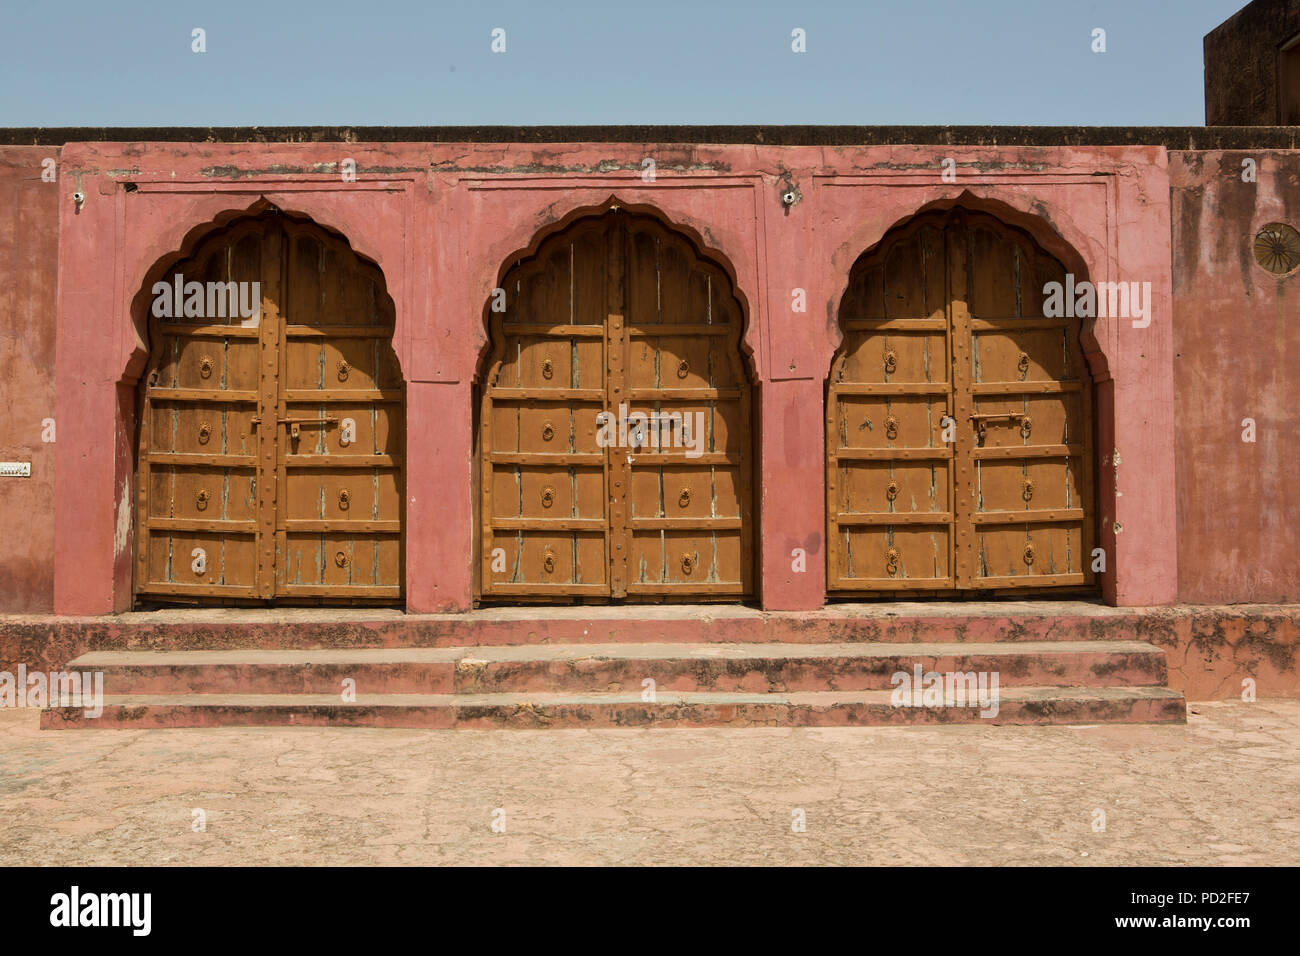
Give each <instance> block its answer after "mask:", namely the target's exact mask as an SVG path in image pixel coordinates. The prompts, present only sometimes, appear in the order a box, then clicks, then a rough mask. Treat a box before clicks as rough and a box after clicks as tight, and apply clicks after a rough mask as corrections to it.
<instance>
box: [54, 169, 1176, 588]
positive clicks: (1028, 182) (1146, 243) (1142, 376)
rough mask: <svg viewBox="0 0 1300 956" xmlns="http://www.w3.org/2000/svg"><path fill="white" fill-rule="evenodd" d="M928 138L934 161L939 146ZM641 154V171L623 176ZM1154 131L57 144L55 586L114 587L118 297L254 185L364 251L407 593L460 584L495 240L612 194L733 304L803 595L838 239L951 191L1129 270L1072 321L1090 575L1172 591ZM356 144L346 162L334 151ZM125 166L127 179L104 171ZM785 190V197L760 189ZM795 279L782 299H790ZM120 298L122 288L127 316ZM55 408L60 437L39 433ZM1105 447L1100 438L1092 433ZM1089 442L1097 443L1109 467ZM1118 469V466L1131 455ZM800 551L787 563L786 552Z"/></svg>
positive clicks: (839, 280) (465, 565)
mask: <svg viewBox="0 0 1300 956" xmlns="http://www.w3.org/2000/svg"><path fill="white" fill-rule="evenodd" d="M949 154H952V155H953V158H954V159H955V160H956V163H957V167H956V168H957V178H956V181H955V182H944V181H943V179H942V177H941V165H940V164H941V161H942V159H943V158H945V157H946V156H947V155H949ZM647 156H649V157H652V158H654V159H655V163H656V178H655V179H654V181H651V182H647V181H645V180H644V179H643V178H642V159H643V158H644V157H647ZM1165 157H1166V154H1165V151H1164V149H1163V148H1161V147H1131V148H1130V147H1094V148H1067V147H971V148H965V147H963V148H961V149H957V148H955V147H954V148H952V149H943V148H933V147H925V148H922V147H888V146H884V147H863V148H833V149H832V148H826V149H822V148H817V147H780V148H778V147H749V146H672V145H640V144H638V145H629V146H611V145H602V146H590V145H579V146H532V145H517V144H515V145H502V144H495V145H490V144H478V145H430V144H391V145H385V146H380V145H369V146H367V145H347V146H343V145H340V144H275V145H256V144H249V145H229V144H225V145H222V144H70V145H68V146H66V147H65V148H64V158H63V165H64V167H65V168H66V170H67V172H66V173H65V174H64V176H65V178H66V179H68V180H72V181H75V185H68V187H67V189H65V191H68V192H70V190H71V189H72V188H78V187H80V188H81V189H82V190H83V191H84V192H85V193H86V194H87V197H88V198H87V201H86V203H85V206H84V207H83V208H82V209H81V210H80V211H77V210H74V208H73V207H72V204H71V203H70V202H65V203H61V204H60V206H59V216H60V224H59V229H60V235H61V245H60V264H61V265H60V267H61V273H60V283H61V294H60V316H59V322H60V336H59V341H58V365H59V369H60V380H59V381H60V389H59V398H58V415H59V420H60V433H59V438H60V442H59V446H58V447H59V473H58V474H59V480H58V485H57V488H56V494H57V498H58V502H59V506H58V509H57V510H56V555H57V557H56V560H55V567H56V569H57V573H56V580H55V607H56V610H57V611H58V612H60V613H76V614H95V613H107V612H110V611H113V610H120V609H122V608H125V607H126V606H127V605H128V604H129V601H130V586H129V581H130V562H131V555H132V551H131V541H130V537H131V536H130V524H131V512H130V503H131V501H132V495H131V483H132V480H133V476H132V470H131V468H130V462H129V454H126V453H124V452H123V451H122V449H123V448H127V449H129V440H127V441H126V442H125V444H124V439H126V437H127V436H128V435H129V434H130V431H131V428H132V427H133V423H132V422H131V420H130V419H131V418H132V416H133V410H132V408H131V405H130V402H129V400H128V399H129V396H130V394H131V391H130V389H131V388H132V387H133V386H134V383H135V380H136V378H137V377H138V375H139V370H140V367H141V365H142V362H143V359H144V356H145V354H146V349H147V345H146V343H145V342H144V341H143V337H142V333H141V331H140V330H139V327H138V326H137V325H136V324H134V323H133V322H132V318H131V316H132V304H133V300H135V299H136V297H137V296H138V295H139V293H140V290H141V289H142V288H144V287H145V283H146V281H147V280H149V278H150V273H151V271H153V272H158V271H161V270H162V269H163V268H165V266H166V265H167V264H168V262H169V261H170V260H171V259H172V258H173V257H175V256H176V255H178V254H179V252H180V251H181V250H182V249H184V248H186V247H187V246H188V245H190V244H192V243H193V241H195V239H196V238H197V237H198V236H199V235H201V234H202V232H203V231H204V230H205V229H211V228H215V227H217V226H218V225H219V224H220V223H221V222H222V221H223V220H224V219H225V218H228V217H230V216H231V215H234V214H236V213H237V212H239V211H241V210H244V209H247V208H249V207H250V206H251V205H253V204H254V203H256V202H258V201H259V200H262V199H266V200H268V201H270V202H273V203H275V204H276V205H278V206H280V207H281V208H283V209H285V210H288V211H293V212H297V213H301V214H305V215H308V216H311V217H312V218H314V219H315V220H316V221H318V222H320V223H322V224H323V225H325V226H328V227H330V228H333V229H336V230H338V231H339V232H341V233H342V234H343V235H345V236H347V237H348V239H349V241H350V242H351V243H352V245H353V247H354V248H355V249H357V250H358V251H359V252H360V253H361V254H362V255H365V256H367V257H369V258H371V259H373V260H374V261H375V262H377V263H378V264H379V266H380V267H381V268H382V269H383V270H384V274H385V277H386V281H387V283H388V288H389V291H390V293H391V294H392V295H393V298H394V301H395V303H396V305H397V329H396V334H395V347H396V350H397V353H398V356H399V358H400V360H401V362H402V368H403V371H404V374H405V375H406V378H407V381H408V399H407V401H408V428H409V435H408V460H407V482H408V498H407V529H408V530H407V595H408V608H409V609H411V610H413V611H442V610H452V609H459V608H465V607H467V606H468V605H469V603H470V601H471V598H472V575H471V567H472V561H471V559H470V558H469V556H470V555H471V554H472V553H473V542H474V534H473V501H474V487H473V482H472V454H471V449H472V438H473V436H472V432H471V419H472V415H471V412H472V407H473V406H472V396H473V388H474V384H475V378H476V376H477V375H478V374H479V368H478V364H479V358H480V356H481V354H482V352H483V349H484V346H485V344H486V334H485V330H484V326H483V318H482V317H483V310H484V304H485V303H486V302H487V300H488V298H489V296H490V294H491V290H492V289H493V288H494V287H495V286H496V284H497V282H498V281H499V276H500V274H501V272H502V269H503V267H504V266H505V264H506V263H507V262H508V261H509V260H510V258H511V256H512V255H514V254H515V253H517V252H518V251H520V250H522V249H524V248H526V247H527V246H528V245H529V244H530V243H532V242H533V241H534V240H535V239H536V238H537V236H538V233H539V232H540V231H544V230H548V229H553V228H556V227H557V226H558V225H559V224H561V223H562V222H564V221H567V220H569V219H571V218H572V217H574V216H576V215H580V214H582V212H583V211H584V210H595V209H597V208H599V207H600V206H601V204H603V203H605V202H606V201H607V200H609V199H610V198H611V197H613V198H614V199H616V200H617V201H618V202H619V203H621V204H623V205H625V206H627V207H629V208H634V209H645V210H647V211H653V213H654V214H656V215H658V216H660V217H661V218H663V219H664V220H665V221H667V222H669V223H670V224H672V225H673V226H675V227H677V228H680V229H682V230H683V231H685V232H686V233H687V234H689V235H691V236H692V237H693V238H694V239H695V240H696V241H697V243H698V244H699V245H700V246H701V247H702V248H703V249H704V251H705V252H706V253H707V254H709V255H711V256H713V257H714V258H716V259H717V260H718V261H719V262H720V263H721V264H722V265H723V266H724V268H726V269H727V270H728V271H729V272H730V273H731V275H732V277H733V279H734V281H735V284H736V288H737V290H738V292H739V294H740V295H741V297H742V299H743V300H744V302H745V303H746V305H747V310H748V316H747V330H746V335H745V347H746V350H747V351H748V352H749V354H750V356H751V361H752V367H753V370H754V372H755V379H756V384H757V386H758V398H759V407H758V413H759V415H758V420H759V428H760V434H761V438H760V445H759V460H760V470H761V480H760V485H761V495H760V499H759V511H760V514H759V527H760V531H761V536H762V537H761V545H760V546H761V553H760V555H759V562H758V563H759V566H760V596H761V600H762V603H763V605H764V606H765V607H768V608H779V609H789V610H799V609H807V608H813V607H817V606H819V605H820V604H821V603H822V602H823V600H824V596H825V568H824V557H825V547H824V541H823V540H822V539H823V537H824V527H825V524H824V513H823V512H824V500H825V495H824V467H825V466H824V454H823V452H824V449H823V447H822V445H823V439H822V436H823V434H824V428H823V423H822V404H823V387H824V379H825V376H826V374H827V371H828V368H829V365H830V361H831V356H832V354H833V351H834V349H835V347H836V346H837V344H838V342H839V331H838V327H837V323H836V310H837V308H838V303H839V298H840V296H841V295H842V293H843V290H844V286H845V284H846V281H847V276H848V271H849V269H850V267H851V266H852V263H853V261H854V260H855V259H856V258H857V256H858V255H859V254H860V253H861V252H862V251H864V250H865V249H866V248H868V247H869V246H870V245H872V244H873V243H875V242H876V241H877V240H879V239H880V238H881V236H883V235H884V233H885V232H886V231H887V230H888V229H889V227H890V226H892V225H894V224H896V223H898V222H900V221H902V220H903V219H905V218H906V217H908V216H910V215H912V214H914V213H916V212H917V211H919V210H921V209H923V208H933V207H936V206H944V205H950V204H952V203H954V202H962V203H964V204H967V205H970V206H974V207H978V208H984V209H988V210H989V211H991V212H994V213H995V214H997V215H1001V216H1003V217H1004V218H1006V219H1008V220H1009V221H1012V222H1014V223H1016V224H1017V225H1021V226H1023V227H1025V228H1027V229H1029V230H1030V231H1031V232H1032V233H1033V234H1034V235H1035V236H1036V237H1037V238H1038V240H1039V242H1040V243H1042V244H1043V245H1045V246H1046V247H1048V248H1049V249H1053V250H1056V251H1059V252H1060V254H1061V255H1062V256H1064V257H1066V259H1067V261H1068V262H1071V263H1077V265H1078V268H1079V269H1081V270H1083V271H1086V272H1087V273H1088V275H1089V276H1090V277H1091V278H1092V279H1094V280H1121V279H1123V280H1130V281H1149V282H1151V283H1152V291H1153V294H1154V316H1153V321H1152V322H1151V325H1150V326H1149V327H1147V328H1141V329H1138V328H1132V327H1131V323H1130V322H1129V321H1127V320H1120V321H1117V320H1104V321H1101V322H1098V323H1097V325H1096V327H1095V328H1093V329H1091V330H1089V332H1088V334H1087V335H1086V337H1085V338H1086V343H1087V344H1088V345H1089V348H1090V351H1091V355H1090V361H1091V362H1092V365H1093V372H1094V376H1095V378H1096V379H1097V380H1098V382H1099V387H1098V389H1097V392H1098V396H1099V432H1100V435H1101V439H1100V447H1099V449H1098V452H1099V455H1100V456H1101V457H1102V458H1104V460H1105V461H1106V462H1107V463H1108V467H1107V469H1105V470H1103V472H1102V479H1103V480H1102V481H1101V482H1100V483H1099V484H1100V489H1099V491H1100V502H1099V504H1100V513H1101V528H1100V532H1101V537H1100V542H1101V544H1102V545H1103V546H1104V547H1105V548H1106V551H1107V571H1106V574H1105V575H1104V576H1103V587H1104V591H1105V593H1106V595H1107V597H1108V598H1109V599H1110V600H1111V601H1113V602H1117V603H1120V604H1128V605H1153V604H1163V603H1169V602H1172V601H1173V600H1175V598H1176V586H1177V580H1178V578H1177V573H1178V572H1177V565H1178V555H1177V548H1176V541H1175V537H1174V535H1175V527H1176V521H1175V511H1174V471H1173V465H1174V432H1173V412H1174V390H1173V369H1172V361H1173V329H1172V321H1171V310H1170V286H1171V283H1170V278H1169V262H1170V253H1169V235H1170V232H1169V185H1168V176H1167V169H1166V158H1165ZM344 158H352V159H354V160H355V161H356V166H357V170H358V175H357V181H356V182H343V181H342V177H341V176H340V175H339V174H338V172H337V165H336V164H337V163H338V162H339V161H340V160H342V159H344ZM126 183H131V184H133V185H134V189H133V190H132V191H131V192H127V191H126V189H125V188H124V187H125V184H126ZM788 188H793V189H795V190H796V191H797V192H798V193H799V195H800V197H801V198H800V201H799V202H798V203H797V204H796V205H795V206H794V207H793V208H792V209H790V210H788V211H787V210H786V209H785V208H784V207H783V206H782V204H781V201H780V196H781V194H782V193H783V192H784V191H785V190H786V189H788ZM795 289H803V290H804V291H805V292H806V294H807V302H808V307H807V311H806V312H798V313H796V312H793V311H792V309H791V303H792V293H793V290H795ZM142 301H143V300H140V301H137V302H136V303H135V306H136V311H137V312H139V307H140V305H141V302H142ZM65 429H66V430H65ZM1116 453H1118V454H1116ZM1114 461H1119V462H1122V463H1121V464H1118V465H1114V464H1110V463H1112V462H1114ZM1130 475H1132V476H1133V477H1132V478H1130V477H1129V476H1130ZM795 548H802V549H804V550H805V551H806V552H807V557H808V560H807V570H806V572H803V573H797V572H794V571H792V570H791V552H792V551H793V550H794V549H795Z"/></svg>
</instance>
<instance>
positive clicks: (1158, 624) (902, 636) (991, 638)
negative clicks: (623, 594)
mask: <svg viewBox="0 0 1300 956" xmlns="http://www.w3.org/2000/svg"><path fill="white" fill-rule="evenodd" d="M1170 626H1171V625H1170V623H1169V621H1168V620H1167V619H1166V617H1165V616H1163V615H1161V614H1160V613H1158V609H1156V610H1155V611H1151V610H1148V611H1140V610H1132V609H1127V610H1126V609H1120V608H1110V607H1105V606H1102V605H1099V604H1094V603H1090V602H1087V601H1050V602H1048V601H1045V602H1030V601H987V602H936V603H932V604H928V603H920V602H891V603H889V604H883V603H880V604H850V603H843V604H832V605H828V606H827V607H823V608H819V609H816V610H811V611H798V612H795V611H761V610H757V609H755V608H749V607H733V606H730V605H704V606H701V605H691V606H686V605H637V606H621V607H554V608H552V607H532V608H527V607H524V608H521V607H508V608H482V609H480V610H476V611H472V612H469V613H464V614H443V615H414V614H402V613H401V612H398V611H391V610H365V609H343V610H338V609H328V608H277V609H273V610H264V609H247V610H245V609H219V608H204V609H169V610H161V611H151V612H136V613H128V614H121V615H116V616H114V617H110V618H66V619H65V618H57V619H56V618H21V617H20V618H10V619H0V644H4V645H7V646H14V647H23V646H33V647H36V646H49V645H50V644H51V642H53V643H56V644H58V645H60V646H66V647H69V648H73V649H75V650H76V651H80V650H84V649H91V648H94V649H99V650H110V649H117V650H125V649H128V648H134V649H149V650H160V651H161V650H181V649H196V650H197V649H210V650H219V649H227V650H237V649H244V648H261V649H266V650H275V649H286V650H288V649H313V648H324V647H337V648H381V647H470V646H473V647H478V646H496V645H517V644H541V645H545V644H622V643H673V644H678V643H685V644H696V643H704V642H707V643H718V644H837V643H877V642H879V643H904V644H906V643H974V644H983V643H1001V642H1004V641H1009V642H1026V641H1028V642H1039V641H1089V640H1147V639H1148V638H1149V637H1150V636H1151V635H1153V634H1163V633H1164V632H1165V631H1167V630H1168V629H1169V627H1170Z"/></svg>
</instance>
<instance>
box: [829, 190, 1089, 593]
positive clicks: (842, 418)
mask: <svg viewBox="0 0 1300 956" xmlns="http://www.w3.org/2000/svg"><path fill="white" fill-rule="evenodd" d="M1064 272H1065V270H1064V267H1062V266H1061V265H1060V263H1058V262H1057V261H1056V260H1055V259H1053V258H1052V257H1050V256H1048V255H1047V254H1046V253H1043V252H1042V251H1041V250H1039V249H1037V247H1036V246H1035V245H1034V243H1033V242H1032V240H1030V239H1028V237H1027V236H1026V235H1024V234H1021V233H1018V232H1017V231H1015V230H1012V229H1009V228H1007V227H1005V226H1003V225H1002V224H1000V223H997V222H996V221H995V220H993V219H992V218H991V217H988V216H984V215H981V214H973V213H970V214H968V213H966V212H964V211H961V210H955V211H953V212H951V213H936V214H927V215H926V216H924V217H920V218H918V219H917V220H915V221H914V222H912V223H910V224H908V225H906V226H904V227H901V228H900V229H899V230H897V231H896V233H895V235H894V236H893V237H888V238H887V239H886V240H885V241H884V242H883V243H882V244H881V246H880V247H879V248H878V249H877V250H876V251H875V252H873V253H870V254H868V255H866V256H864V257H863V259H862V260H860V262H859V263H858V264H857V265H855V267H854V270H853V272H852V274H851V275H850V278H849V283H848V288H847V290H846V292H845V296H844V299H843V301H842V303H841V321H842V322H843V324H844V329H845V336H844V341H843V343H842V345H841V348H840V350H839V352H838V353H837V355H836V360H835V363H834V364H833V366H832V374H831V381H830V385H829V386H828V390H827V456H828V458H827V504H828V509H827V510H828V515H827V531H828V537H829V538H830V540H831V542H832V545H831V547H830V548H829V553H828V557H829V566H828V577H829V581H830V587H831V589H832V590H878V591H891V592H899V593H906V592H907V591H909V590H917V591H920V592H924V591H933V590H947V589H958V590H961V589H969V588H976V587H979V588H983V587H1027V586H1035V587H1036V586H1056V585H1071V584H1081V583H1088V582H1090V581H1091V572H1090V570H1085V569H1086V568H1089V564H1088V562H1087V561H1085V560H1084V557H1083V556H1084V555H1085V553H1086V551H1087V549H1088V548H1089V547H1090V546H1091V545H1090V543H1089V542H1090V541H1091V538H1092V531H1091V523H1092V522H1093V521H1094V520H1095V517H1094V515H1095V512H1094V511H1093V508H1092V504H1091V500H1092V499H1091V495H1092V484H1091V467H1092V461H1091V454H1092V452H1091V442H1092V436H1091V405H1090V402H1091V394H1090V389H1089V385H1090V382H1089V379H1088V373H1087V367H1086V363H1085V361H1084V359H1083V355H1082V350H1081V348H1080V346H1079V343H1078V328H1077V326H1075V325H1073V324H1072V323H1070V322H1068V321H1066V320H1059V319H1046V318H1044V317H1043V316H1042V302H1043V296H1042V292H1041V288H1042V285H1043V283H1045V282H1047V281H1061V279H1062V278H1063V277H1064ZM946 415H952V416H953V419H954V420H953V422H952V425H953V428H952V429H950V430H949V433H948V435H947V436H946V437H947V439H948V440H946V441H945V434H944V431H945V429H944V418H945V416H946ZM954 439H955V440H954ZM1035 542H1037V543H1035ZM1027 549H1028V550H1027ZM1027 558H1031V559H1032V561H1030V562H1027V561H1026V559H1027ZM1044 569H1046V570H1044Z"/></svg>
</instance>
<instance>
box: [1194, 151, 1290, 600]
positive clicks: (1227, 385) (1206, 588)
mask: <svg viewBox="0 0 1300 956" xmlns="http://www.w3.org/2000/svg"><path fill="white" fill-rule="evenodd" d="M1244 161H1249V162H1250V163H1253V164H1254V173H1255V181H1254V182H1250V181H1248V179H1243V177H1242V174H1243V171H1244V167H1243V162H1244ZM1170 175H1171V179H1172V185H1173V195H1174V208H1173V256H1174V260H1173V261H1174V318H1175V337H1174V342H1175V350H1176V357H1175V360H1174V371H1175V376H1176V382H1177V395H1178V419H1177V439H1178V440H1177V467H1178V477H1179V483H1178V569H1179V574H1178V585H1179V595H1180V598H1181V600H1183V601H1188V602H1193V603H1197V604H1214V603H1230V602H1242V601H1246V602H1260V603H1271V602H1295V601H1300V547H1297V544H1296V542H1297V536H1298V535H1297V530H1296V529H1297V528H1300V476H1298V475H1297V471H1296V447H1295V443H1296V439H1297V437H1300V415H1298V414H1297V412H1296V396H1297V395H1300V358H1298V356H1300V273H1292V274H1291V275H1289V276H1286V277H1277V276H1274V275H1272V274H1271V273H1269V272H1267V271H1266V270H1265V269H1263V268H1261V267H1260V266H1259V264H1258V263H1256V261H1255V257H1254V254H1253V252H1252V246H1253V237H1254V236H1255V234H1256V233H1257V232H1258V231H1259V229H1260V227H1262V226H1263V225H1265V224H1266V223H1269V222H1275V221H1281V222H1287V223H1290V224H1291V225H1292V226H1293V227H1298V228H1300V153H1298V152H1296V151H1286V152H1283V151H1273V152H1269V151H1264V150H1258V151H1252V152H1198V153H1175V154H1173V155H1172V158H1171V162H1170ZM1247 418H1249V419H1253V420H1254V423H1255V441H1254V442H1247V441H1243V440H1242V436H1243V433H1244V432H1245V428H1244V427H1243V422H1244V420H1245V419H1247Z"/></svg>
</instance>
